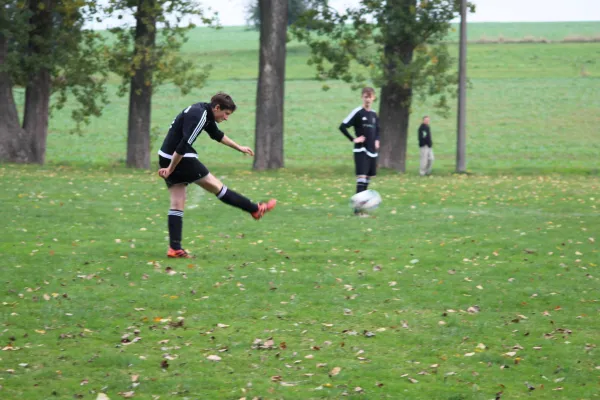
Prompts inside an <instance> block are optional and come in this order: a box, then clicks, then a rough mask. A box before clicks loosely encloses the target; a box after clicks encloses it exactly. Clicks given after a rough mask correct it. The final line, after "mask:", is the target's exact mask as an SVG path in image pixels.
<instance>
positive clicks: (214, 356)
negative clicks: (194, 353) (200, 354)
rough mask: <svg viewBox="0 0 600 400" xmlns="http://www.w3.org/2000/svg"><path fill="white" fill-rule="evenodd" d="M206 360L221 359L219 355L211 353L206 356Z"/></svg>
mask: <svg viewBox="0 0 600 400" xmlns="http://www.w3.org/2000/svg"><path fill="white" fill-rule="evenodd" d="M206 358H207V359H208V360H210V361H221V357H219V356H216V355H214V354H211V355H210V356H208V357H206Z"/></svg>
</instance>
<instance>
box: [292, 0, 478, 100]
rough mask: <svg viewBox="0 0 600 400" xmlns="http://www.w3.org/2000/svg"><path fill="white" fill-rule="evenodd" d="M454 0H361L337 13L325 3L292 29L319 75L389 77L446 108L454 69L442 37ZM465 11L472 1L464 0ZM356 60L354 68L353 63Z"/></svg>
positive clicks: (357, 80) (357, 81) (360, 80)
mask: <svg viewBox="0 0 600 400" xmlns="http://www.w3.org/2000/svg"><path fill="white" fill-rule="evenodd" d="M459 6H460V1H458V0H455V1H447V0H430V1H422V2H420V3H417V2H416V1H410V0H394V1H384V0H362V1H361V2H360V3H359V5H358V7H357V8H349V9H347V10H346V12H345V13H338V12H337V11H335V10H333V9H331V8H329V7H328V6H327V5H326V4H325V5H321V6H318V7H315V8H313V9H311V10H309V11H308V12H306V13H305V14H304V15H303V16H302V17H301V18H300V20H299V21H298V22H297V23H296V24H295V25H294V26H293V30H292V32H293V35H294V37H295V38H297V39H298V40H300V41H302V42H305V43H307V44H308V45H309V47H310V49H311V57H310V59H309V64H310V65H314V66H315V68H316V71H317V77H318V78H319V79H340V80H343V81H344V82H347V83H351V84H353V86H354V87H359V86H362V85H364V84H365V82H366V80H367V78H368V77H370V78H371V79H372V80H373V81H374V83H375V84H376V85H378V86H383V85H385V84H386V83H390V82H393V83H395V84H396V85H398V86H399V87H404V88H407V89H412V94H413V96H415V95H416V96H417V99H419V100H421V101H424V100H425V98H427V97H429V96H437V101H436V104H435V106H437V107H439V108H441V109H442V110H447V109H448V104H447V97H448V95H450V94H452V93H454V89H455V86H454V84H455V83H456V73H455V71H454V69H453V68H452V67H453V59H452V57H451V56H450V54H449V52H448V48H447V46H446V44H445V43H443V40H444V39H445V37H446V36H447V35H448V32H449V31H450V29H451V24H450V21H451V20H452V19H454V18H455V17H457V15H458V13H459ZM469 8H470V10H471V11H474V6H473V5H471V4H469ZM354 64H358V65H359V66H360V67H362V68H360V69H358V70H356V69H355V68H353V65H354Z"/></svg>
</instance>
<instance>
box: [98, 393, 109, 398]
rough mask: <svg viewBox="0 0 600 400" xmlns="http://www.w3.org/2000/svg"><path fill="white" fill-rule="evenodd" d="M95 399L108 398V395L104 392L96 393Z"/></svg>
mask: <svg viewBox="0 0 600 400" xmlns="http://www.w3.org/2000/svg"><path fill="white" fill-rule="evenodd" d="M96 400H110V397H108V396H107V395H105V394H104V393H98V396H96Z"/></svg>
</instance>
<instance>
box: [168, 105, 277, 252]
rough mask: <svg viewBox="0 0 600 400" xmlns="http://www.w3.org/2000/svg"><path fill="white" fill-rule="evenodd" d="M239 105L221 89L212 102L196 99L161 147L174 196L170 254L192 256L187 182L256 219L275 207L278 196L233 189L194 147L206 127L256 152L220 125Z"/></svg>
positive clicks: (216, 135) (222, 139)
mask: <svg viewBox="0 0 600 400" xmlns="http://www.w3.org/2000/svg"><path fill="white" fill-rule="evenodd" d="M235 109H236V105H235V103H234V102H233V100H232V98H231V96H229V95H228V94H225V93H217V94H216V95H214V96H213V97H212V98H211V99H210V103H196V104H193V105H191V106H189V107H187V108H186V109H185V110H183V111H181V112H180V113H179V114H178V115H177V116H176V117H175V119H174V120H173V122H172V123H171V127H170V128H169V133H167V136H166V137H165V139H164V141H163V144H162V146H161V148H160V150H159V151H158V155H159V157H158V161H159V165H160V169H159V170H158V175H160V176H161V177H162V178H163V179H164V180H165V183H166V184H167V188H168V189H169V193H170V196H171V206H170V209H169V214H168V225H169V250H168V252H167V256H168V257H170V258H191V256H190V255H189V254H188V252H186V251H185V250H184V249H183V248H182V247H181V239H182V231H183V209H184V206H185V199H186V186H187V185H189V184H190V183H195V184H196V185H199V186H200V187H202V188H203V189H205V190H207V191H209V192H211V193H213V194H214V195H216V196H217V198H218V199H219V200H221V201H222V202H223V203H226V204H228V205H230V206H233V207H237V208H240V209H242V210H244V211H246V212H247V213H249V214H250V215H252V217H253V218H254V219H261V218H262V217H263V215H264V214H265V213H266V212H268V211H271V210H272V209H273V208H275V205H276V203H277V200H275V199H271V200H269V201H267V202H265V203H262V202H260V203H254V202H252V201H250V200H249V199H248V198H246V197H244V196H242V195H241V194H239V193H237V192H235V191H233V190H231V189H229V188H228V187H227V186H225V185H224V184H223V183H222V182H221V181H220V180H219V179H217V178H216V177H215V176H214V175H213V174H211V173H210V172H209V171H208V168H206V166H204V164H202V163H201V162H200V160H198V153H197V152H196V150H194V148H193V147H192V145H193V144H194V142H195V141H196V139H197V138H198V136H200V134H201V133H202V131H205V132H206V133H208V135H209V136H210V138H211V139H213V140H216V141H217V142H221V143H222V144H224V145H226V146H229V147H231V148H232V149H235V150H237V151H239V152H241V153H244V154H248V155H250V156H253V155H254V152H253V151H252V149H251V148H250V147H246V146H240V145H238V144H237V143H236V142H234V141H233V140H232V139H230V138H229V137H227V135H225V134H224V133H223V132H221V131H220V130H219V127H218V126H217V123H220V122H223V121H227V120H228V119H229V116H230V115H231V114H232V113H233V112H234V111H235Z"/></svg>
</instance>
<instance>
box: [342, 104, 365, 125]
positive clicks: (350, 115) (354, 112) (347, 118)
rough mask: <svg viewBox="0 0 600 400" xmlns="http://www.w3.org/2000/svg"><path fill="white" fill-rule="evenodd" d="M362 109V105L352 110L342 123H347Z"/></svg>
mask: <svg viewBox="0 0 600 400" xmlns="http://www.w3.org/2000/svg"><path fill="white" fill-rule="evenodd" d="M360 110H362V106H360V107H356V108H355V109H354V110H352V111H350V114H348V116H347V117H346V119H344V120H343V121H342V123H344V124H347V123H348V122H350V120H351V119H352V117H354V115H355V114H356V113H357V112H359V111H360Z"/></svg>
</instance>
